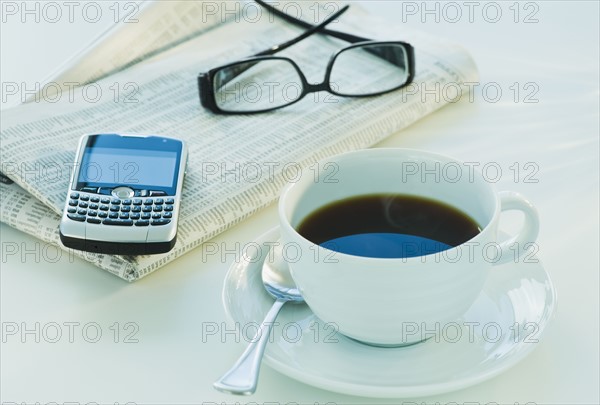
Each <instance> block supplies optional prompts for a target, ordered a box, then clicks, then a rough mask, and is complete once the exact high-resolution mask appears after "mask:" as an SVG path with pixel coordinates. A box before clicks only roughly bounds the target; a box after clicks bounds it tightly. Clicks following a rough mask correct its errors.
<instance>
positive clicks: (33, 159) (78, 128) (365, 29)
mask: <svg viewBox="0 0 600 405" xmlns="http://www.w3.org/2000/svg"><path fill="white" fill-rule="evenodd" d="M232 3H233V2H232ZM308 3H310V4H308ZM279 4H284V5H285V3H284V2H280V3H279ZM296 4H302V3H301V2H299V3H296ZM306 4H307V6H308V5H314V4H317V3H314V2H307V3H306ZM332 4H333V5H336V4H337V3H331V2H327V3H320V5H321V7H320V8H319V7H316V8H315V7H314V6H313V8H312V9H310V10H305V15H313V16H314V17H318V21H322V20H324V19H325V18H327V16H329V15H331V14H332V12H333V11H335V10H333V11H332ZM203 6H204V5H203V3H202V2H150V3H148V4H146V5H145V7H144V9H143V12H141V13H140V14H138V17H137V18H139V21H140V23H138V24H133V27H128V26H126V25H125V24H121V25H120V26H117V27H115V28H114V29H111V30H110V31H109V32H107V33H106V34H105V35H104V36H103V37H102V38H100V39H99V40H98V41H97V42H96V43H94V44H93V45H92V47H91V48H90V49H88V50H87V51H86V52H83V53H82V54H80V55H77V56H76V57H75V58H74V59H73V60H71V61H70V62H69V63H68V64H67V65H65V66H64V67H63V68H62V69H61V71H60V72H58V73H57V74H56V75H55V76H54V77H53V78H51V80H49V81H48V83H47V85H46V86H44V87H43V88H42V89H40V92H39V93H38V94H36V95H34V96H32V97H31V98H30V100H29V102H28V103H25V104H22V105H19V106H17V107H15V108H12V109H9V110H7V111H5V112H3V119H2V124H1V141H2V148H1V156H0V159H1V162H2V173H3V175H4V176H3V177H2V182H1V184H0V187H1V189H0V191H1V194H0V195H1V201H0V203H1V210H0V220H1V221H2V222H5V223H7V224H9V225H10V226H13V227H15V228H17V229H20V230H22V231H24V232H26V233H29V234H31V235H34V236H35V237H37V238H39V239H41V240H43V241H45V242H47V243H52V244H57V245H59V246H61V248H64V247H63V246H62V245H61V243H60V240H59V235H58V225H59V220H60V214H61V212H62V208H63V204H64V200H65V195H66V194H65V193H66V191H67V189H68V182H69V176H70V172H71V170H70V169H72V162H73V160H74V155H75V149H76V146H77V142H78V139H79V138H80V136H81V135H83V134H85V133H101V132H108V133H111V132H121V133H140V134H157V135H164V136H172V137H179V138H182V139H184V140H185V141H187V143H188V146H189V148H190V150H189V152H190V154H189V156H190V158H189V162H188V168H187V174H186V179H185V184H184V195H183V198H182V203H181V206H182V211H181V214H180V220H179V230H178V240H177V244H176V245H175V248H174V249H173V250H171V251H170V252H169V253H166V254H161V255H153V256H113V255H102V254H92V253H85V252H79V251H74V252H72V253H73V254H75V255H78V256H80V257H83V258H84V259H86V260H88V261H90V262H92V263H94V264H95V265H97V266H98V267H100V268H102V269H104V270H106V271H109V272H111V273H113V274H115V275H116V276H118V277H121V278H123V279H125V280H128V281H134V280H137V279H139V278H141V277H144V276H146V275H147V274H149V273H151V272H153V271H155V270H156V269H158V268H160V267H161V266H163V265H164V264H166V263H168V262H170V261H171V260H174V259H175V258H177V257H179V256H180V255H182V254H184V253H186V252H188V251H190V250H191V249H193V248H195V247H197V246H198V245H200V244H201V243H203V242H205V241H207V240H209V239H211V238H213V237H214V236H215V235H217V234H219V233H220V232H223V231H224V230H226V229H227V228H229V227H231V226H232V225H234V224H236V223H238V222H240V221H242V220H244V219H245V218H247V217H248V216H250V215H252V214H253V213H255V212H256V211H258V210H260V209H261V208H264V207H266V206H267V205H269V204H271V203H273V202H274V201H275V200H276V199H277V197H278V195H279V192H280V190H281V188H282V187H283V186H284V185H285V184H286V183H288V182H291V181H294V179H295V178H297V177H298V174H299V172H301V170H302V169H303V168H304V169H306V168H310V169H311V170H326V168H324V167H318V165H317V164H316V162H318V161H321V160H323V159H325V158H327V157H330V156H332V155H335V154H339V153H341V152H346V151H351V150H356V149H361V148H367V147H369V146H372V145H374V144H376V143H378V142H380V141H381V140H383V139H384V138H386V137H387V136H389V135H391V134H393V133H395V132H397V131H399V130H401V129H403V128H405V127H407V126H409V125H411V124H412V123H414V122H415V121H417V120H419V119H420V118H422V117H424V116H426V115H427V114H430V113H432V112H433V111H435V110H437V109H438V108H441V107H442V106H444V105H447V104H452V103H453V102H456V101H458V99H459V98H460V97H469V95H468V93H469V88H470V86H469V84H470V83H472V82H476V81H477V80H478V73H477V68H476V66H475V64H474V62H473V61H472V59H471V58H470V56H469V55H468V54H467V53H466V51H465V50H464V49H462V48H461V47H459V46H457V45H455V44H452V43H448V42H446V41H442V40H439V39H437V38H431V37H429V36H427V35H424V34H421V33H418V32H411V31H407V30H406V29H405V28H403V27H402V26H401V24H395V23H394V22H393V21H391V22H390V21H385V22H384V21H381V20H379V19H377V18H374V17H372V16H370V15H368V14H367V13H366V12H365V11H364V10H362V9H360V7H359V6H358V5H356V4H352V6H351V8H350V10H349V11H348V12H346V13H345V14H344V15H343V18H342V17H340V18H339V19H338V20H337V21H334V22H332V23H331V24H330V25H329V26H328V28H331V29H335V30H338V31H344V32H351V33H354V34H357V35H361V36H364V37H368V38H372V39H381V40H402V41H406V42H410V43H411V44H413V46H414V47H415V50H416V61H417V62H416V69H417V71H416V77H415V80H414V82H413V83H412V84H411V85H409V86H407V87H406V88H404V89H402V90H400V91H396V92H392V93H389V94H386V95H383V96H379V97H373V98H364V99H352V98H342V97H335V96H332V95H329V94H325V93H314V94H311V95H309V96H308V97H307V98H306V99H304V100H302V101H301V102H299V103H296V104H294V105H293V106H290V107H287V108H285V109H281V110H279V111H277V112H276V113H268V114H258V115H254V116H248V115H232V116H215V115H213V114H211V113H210V112H208V111H206V110H204V109H203V108H202V107H201V106H200V102H199V96H198V86H197V76H198V74H199V73H200V72H205V71H207V70H209V69H210V68H213V67H215V66H219V65H221V64H224V63H227V62H231V61H235V60H238V59H240V58H243V57H246V56H249V55H252V54H254V53H256V52H258V51H261V50H263V49H265V48H267V47H269V46H272V45H275V44H277V43H281V42H284V41H286V40H288V39H291V38H293V37H295V36H297V35H299V33H301V32H302V29H301V28H298V27H294V26H292V25H291V24H289V23H286V22H284V21H282V20H281V19H279V18H278V17H276V16H273V15H269V13H267V12H263V13H257V8H256V7H255V6H254V7H249V6H248V3H245V2H240V3H238V6H237V7H233V6H231V8H233V9H234V10H236V13H234V14H233V15H228V17H227V18H226V19H222V18H221V16H218V15H217V16H212V15H209V16H208V17H207V13H206V10H205V9H203ZM344 45H345V43H343V42H342V41H340V40H337V39H335V38H330V37H327V36H325V35H313V36H311V37H309V38H308V39H306V40H304V41H302V42H300V43H298V44H297V45H295V46H293V47H291V48H289V49H287V50H285V51H284V52H282V55H283V56H287V57H290V58H292V59H293V60H294V61H296V62H297V63H298V64H299V65H300V66H301V68H302V70H303V71H304V72H305V74H306V75H307V79H308V80H309V82H320V81H322V78H323V72H324V70H325V66H326V64H327V62H328V60H329V58H330V56H331V55H332V54H333V53H334V52H335V51H336V50H338V49H340V48H341V47H342V46H344ZM115 49H119V50H120V51H119V52H115V51H114V50H115ZM353 68H354V69H366V67H364V66H354V67H353ZM365 74H368V71H365ZM331 104H335V106H332V105H331ZM328 107H335V108H328Z"/></svg>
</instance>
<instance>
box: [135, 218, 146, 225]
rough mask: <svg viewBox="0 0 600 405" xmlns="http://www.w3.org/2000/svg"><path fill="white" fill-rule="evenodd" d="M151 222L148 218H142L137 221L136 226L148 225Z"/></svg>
mask: <svg viewBox="0 0 600 405" xmlns="http://www.w3.org/2000/svg"><path fill="white" fill-rule="evenodd" d="M149 224H150V222H148V220H145V219H140V220H139V221H136V222H135V226H148V225H149Z"/></svg>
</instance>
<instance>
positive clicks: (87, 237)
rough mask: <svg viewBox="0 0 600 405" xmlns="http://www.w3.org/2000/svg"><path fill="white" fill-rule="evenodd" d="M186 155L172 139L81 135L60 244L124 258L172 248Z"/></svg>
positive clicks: (181, 146)
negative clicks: (120, 255) (123, 255)
mask: <svg viewBox="0 0 600 405" xmlns="http://www.w3.org/2000/svg"><path fill="white" fill-rule="evenodd" d="M187 154H188V153H187V147H186V144H185V143H184V142H183V141H182V140H179V139H175V138H166V137H162V136H145V135H124V134H92V135H84V136H83V137H81V140H80V141H79V147H78V149H77V154H76V158H75V163H74V166H73V167H74V168H73V171H72V174H71V181H70V185H69V190H68V191H67V198H66V203H65V208H64V211H63V215H62V219H61V222H60V240H61V241H62V243H63V245H65V246H66V247H70V248H73V249H78V250H84V251H88V252H96V253H106V254H126V255H143V254H156V253H165V252H168V251H169V250H171V249H172V248H173V246H174V245H175V242H176V240H177V222H178V221H177V220H178V217H179V210H180V202H181V190H182V187H183V179H184V175H185V168H186V164H187Z"/></svg>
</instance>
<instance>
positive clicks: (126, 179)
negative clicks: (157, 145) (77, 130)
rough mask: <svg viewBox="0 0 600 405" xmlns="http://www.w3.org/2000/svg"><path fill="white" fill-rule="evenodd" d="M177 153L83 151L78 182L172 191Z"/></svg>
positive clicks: (103, 149)
mask: <svg viewBox="0 0 600 405" xmlns="http://www.w3.org/2000/svg"><path fill="white" fill-rule="evenodd" d="M176 166H177V153H176V152H170V151H157V150H139V151H136V152H135V153H132V152H131V151H129V150H127V149H117V148H85V154H84V159H83V161H82V164H81V169H80V170H79V179H78V181H79V182H82V183H87V184H90V183H97V184H119V185H127V186H136V185H153V186H158V187H171V184H172V183H173V177H174V176H175V168H176Z"/></svg>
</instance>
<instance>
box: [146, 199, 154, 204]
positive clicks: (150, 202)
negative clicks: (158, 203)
mask: <svg viewBox="0 0 600 405" xmlns="http://www.w3.org/2000/svg"><path fill="white" fill-rule="evenodd" d="M153 203H154V201H152V198H148V199H147V200H146V201H144V205H152V204H153Z"/></svg>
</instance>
